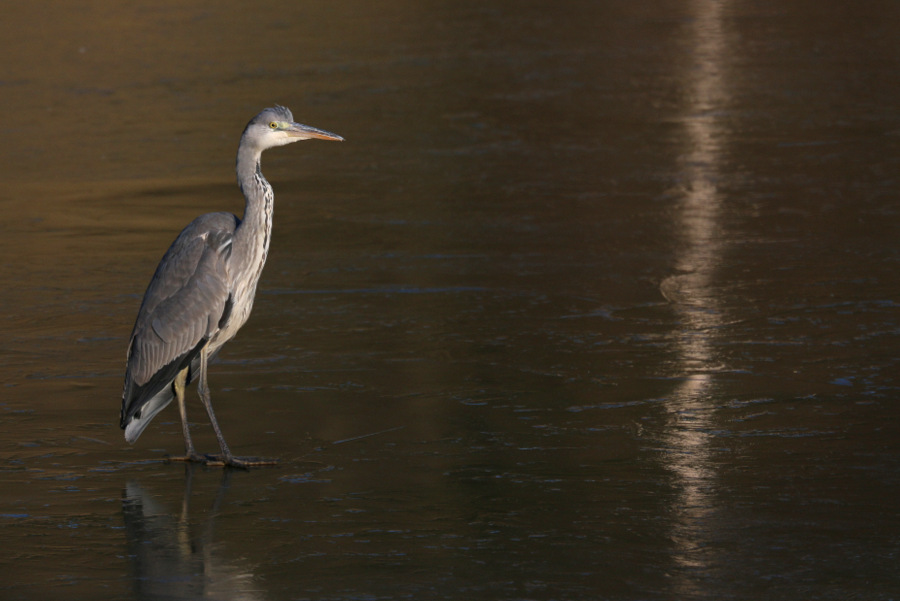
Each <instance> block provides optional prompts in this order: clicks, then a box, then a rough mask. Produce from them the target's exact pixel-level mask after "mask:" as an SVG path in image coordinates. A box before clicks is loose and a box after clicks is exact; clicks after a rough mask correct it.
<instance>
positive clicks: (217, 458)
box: [206, 455, 278, 470]
mask: <svg viewBox="0 0 900 601" xmlns="http://www.w3.org/2000/svg"><path fill="white" fill-rule="evenodd" d="M206 457H207V459H208V460H207V462H206V465H208V466H211V467H232V468H237V469H242V470H248V469H250V468H251V467H267V466H272V465H278V460H277V459H266V458H263V457H235V456H234V455H207V456H206Z"/></svg>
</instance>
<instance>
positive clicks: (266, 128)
mask: <svg viewBox="0 0 900 601" xmlns="http://www.w3.org/2000/svg"><path fill="white" fill-rule="evenodd" d="M311 138H318V139H321V140H337V141H342V140H343V138H342V137H341V136H339V135H337V134H333V133H331V132H327V131H323V130H321V129H316V128H314V127H310V126H308V125H302V124H300V123H295V122H294V117H293V115H292V114H291V111H289V110H288V109H286V108H284V107H282V106H277V105H276V106H275V107H274V108H267V109H265V110H264V111H262V112H261V113H259V114H258V115H257V116H256V117H254V118H253V119H251V120H250V122H249V123H248V124H247V127H246V128H245V129H244V133H243V135H242V136H241V142H240V145H239V146H238V151H237V165H236V170H237V179H238V184H239V186H240V188H241V191H242V192H243V194H244V198H245V200H246V204H245V207H244V217H243V219H238V217H237V216H235V215H232V214H231V213H225V212H221V213H208V214H206V215H201V216H200V217H198V218H197V219H195V220H194V221H192V222H191V223H190V224H189V225H188V226H187V227H186V228H184V230H182V232H181V233H180V234H179V235H178V237H177V238H176V239H175V241H174V242H173V243H172V246H170V247H169V250H168V251H167V252H166V254H165V255H164V256H163V258H162V260H161V261H160V263H159V266H158V267H157V268H156V273H154V274H153V278H152V279H151V280H150V285H149V286H148V287H147V291H146V292H145V293H144V300H143V302H142V303H141V308H140V310H139V311H138V316H137V319H136V320H135V323H134V329H133V330H132V332H131V339H130V341H129V343H128V354H127V364H126V370H125V386H124V389H123V391H122V412H121V415H120V423H119V425H120V426H121V427H122V428H123V429H124V430H125V440H126V441H128V442H129V443H133V442H135V441H136V440H137V439H138V437H139V436H140V435H141V432H143V431H144V428H146V427H147V424H149V423H150V421H151V420H152V419H153V418H154V417H155V416H156V415H157V414H158V413H159V412H160V411H162V410H163V409H164V408H165V407H166V406H167V405H168V404H169V403H171V402H172V399H173V398H176V399H178V408H179V411H180V413H181V425H182V430H183V432H184V446H185V454H184V457H178V458H177V459H179V460H184V461H194V462H200V463H208V464H215V465H226V466H232V467H248V466H250V465H254V464H260V463H272V462H261V461H251V460H244V459H240V458H237V457H235V456H234V455H232V454H231V451H230V450H229V448H228V445H227V444H226V443H225V438H224V437H223V436H222V431H221V430H220V428H219V424H218V423H217V421H216V417H215V414H214V413H213V408H212V404H211V400H210V392H209V385H208V384H207V381H206V372H207V365H208V363H209V359H210V358H211V357H214V356H215V355H216V353H218V352H219V350H220V349H221V348H222V345H224V344H225V343H226V342H228V341H229V340H231V339H232V338H234V335H235V334H236V333H237V331H238V330H239V329H240V327H241V326H242V325H244V323H245V322H246V321H247V318H248V317H249V316H250V310H251V309H252V308H253V297H254V296H255V294H256V285H257V283H258V282H259V276H260V274H261V273H262V269H263V266H264V265H265V262H266V255H267V254H268V252H269V241H270V238H271V233H272V208H273V203H274V195H273V193H272V186H271V185H270V184H269V182H268V181H266V178H265V177H263V174H262V171H261V170H260V157H261V156H262V153H263V151H264V150H267V149H269V148H274V147H275V146H284V145H285V144H291V143H293V142H299V141H300V140H308V139H311ZM195 379H196V380H197V382H198V383H197V392H198V394H199V396H200V400H201V401H202V402H203V405H204V407H205V408H206V412H207V414H208V415H209V421H210V424H211V425H212V427H213V431H214V432H215V434H216V438H217V439H218V441H219V447H220V448H221V451H222V454H221V455H218V456H217V455H201V454H199V453H197V451H196V450H195V449H194V444H193V441H192V440H191V433H190V428H189V426H188V420H187V413H186V411H185V400H184V394H185V388H187V385H188V384H190V383H191V381H193V380H195Z"/></svg>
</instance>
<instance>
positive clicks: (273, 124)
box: [269, 121, 278, 129]
mask: <svg viewBox="0 0 900 601" xmlns="http://www.w3.org/2000/svg"><path fill="white" fill-rule="evenodd" d="M269 127H271V128H272V129H278V123H276V122H275V121H272V122H271V123H269Z"/></svg>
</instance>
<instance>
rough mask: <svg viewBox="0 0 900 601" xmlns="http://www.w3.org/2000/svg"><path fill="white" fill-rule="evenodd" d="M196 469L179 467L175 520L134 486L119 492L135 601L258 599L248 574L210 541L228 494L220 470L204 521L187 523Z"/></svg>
mask: <svg viewBox="0 0 900 601" xmlns="http://www.w3.org/2000/svg"><path fill="white" fill-rule="evenodd" d="M196 468H197V466H196V465H188V466H185V483H184V499H183V501H182V505H181V512H180V515H178V516H177V517H176V516H175V515H173V514H172V513H170V512H169V511H168V510H167V509H166V508H165V507H164V506H163V505H162V504H161V503H160V502H159V501H158V499H156V498H154V496H153V495H152V494H151V493H149V492H148V491H147V490H145V489H144V488H143V487H141V486H140V485H139V484H137V483H136V482H133V481H132V482H128V484H127V485H126V487H125V490H124V491H122V514H123V517H124V519H125V534H126V537H127V539H128V553H129V557H130V559H131V561H132V564H133V567H134V574H133V583H134V591H135V597H136V598H137V599H141V600H154V601H156V600H163V599H166V600H175V599H183V600H194V599H217V600H223V601H224V600H238V599H240V600H247V601H251V600H257V599H264V595H263V593H262V591H260V590H259V588H258V587H257V585H256V583H255V582H254V577H253V574H252V573H251V572H250V570H249V569H248V568H247V567H245V566H241V565H240V564H239V562H236V561H228V560H227V559H226V558H225V557H223V556H222V548H221V547H220V546H218V545H216V544H215V543H214V542H213V526H214V522H215V519H216V517H217V515H218V513H219V509H220V508H221V506H222V501H223V500H224V498H225V494H226V493H227V491H228V487H229V482H230V479H231V470H225V471H224V473H223V475H222V482H221V484H220V486H219V490H218V492H217V494H216V498H215V500H214V501H213V505H212V509H211V510H210V513H209V517H208V518H207V519H206V520H205V522H204V523H203V524H202V526H199V527H195V526H194V525H192V524H191V522H190V519H189V513H190V512H189V508H190V500H191V486H192V482H193V476H194V470H195V469H196Z"/></svg>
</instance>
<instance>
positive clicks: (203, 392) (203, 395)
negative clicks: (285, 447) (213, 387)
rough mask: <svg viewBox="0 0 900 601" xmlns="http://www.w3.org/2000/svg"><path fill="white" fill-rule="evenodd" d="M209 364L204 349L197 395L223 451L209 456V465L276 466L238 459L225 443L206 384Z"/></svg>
mask: <svg viewBox="0 0 900 601" xmlns="http://www.w3.org/2000/svg"><path fill="white" fill-rule="evenodd" d="M208 362H209V350H208V349H207V347H203V349H202V350H201V351H200V378H199V380H198V381H197V393H198V394H199V395H200V400H201V401H203V406H204V407H206V413H208V414H209V422H210V424H212V427H213V432H215V433H216V439H217V440H218V441H219V447H220V448H221V449H222V455H220V456H207V457H208V461H207V465H224V466H228V467H239V468H243V469H248V468H251V467H259V466H264V465H276V464H277V463H278V462H277V461H273V460H271V459H259V458H237V457H235V456H234V455H232V454H231V450H230V449H229V448H228V444H226V442H225V437H224V436H223V435H222V430H221V429H220V428H219V422H218V421H216V415H215V413H213V408H212V398H211V396H210V394H209V384H207V382H206V367H207V363H208Z"/></svg>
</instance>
